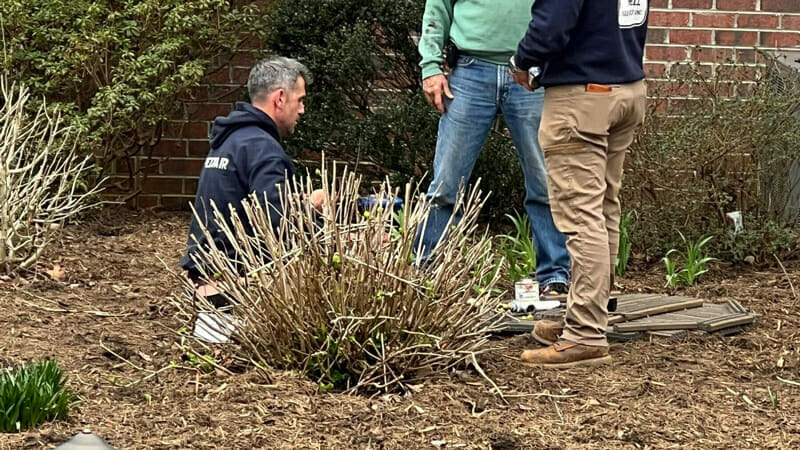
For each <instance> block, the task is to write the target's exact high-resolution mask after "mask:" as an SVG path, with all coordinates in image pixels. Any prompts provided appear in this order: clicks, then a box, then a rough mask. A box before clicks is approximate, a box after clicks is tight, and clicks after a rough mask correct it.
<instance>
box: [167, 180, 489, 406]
mask: <svg viewBox="0 0 800 450" xmlns="http://www.w3.org/2000/svg"><path fill="white" fill-rule="evenodd" d="M321 176H322V185H323V189H324V190H325V192H326V196H327V199H328V200H326V202H325V204H324V205H323V208H322V211H321V212H318V211H315V210H313V207H311V206H310V204H309V202H306V201H304V200H303V198H304V197H306V196H308V195H309V194H310V192H311V190H312V180H311V178H310V177H306V178H305V179H303V180H298V181H297V182H296V183H294V184H295V185H294V186H287V187H286V190H285V195H284V198H283V200H282V201H283V202H284V204H285V205H286V206H287V209H288V211H290V213H289V214H287V217H286V219H285V220H283V221H282V224H281V226H280V227H279V229H278V230H273V228H272V227H271V226H270V223H269V220H268V218H267V215H266V214H265V211H264V209H263V207H262V206H261V205H260V204H259V203H258V202H257V201H256V198H255V197H251V198H249V199H248V200H246V201H244V202H243V203H244V211H245V214H244V216H245V217H241V218H240V217H238V216H237V215H236V214H233V215H232V223H233V226H230V227H229V226H224V227H223V228H224V233H225V234H226V235H227V237H228V238H229V239H230V241H231V242H232V245H233V246H234V247H235V248H236V251H237V252H238V254H239V255H240V256H239V258H238V259H239V260H238V261H231V260H229V259H227V258H226V254H225V252H224V251H223V250H222V249H218V248H214V247H213V246H212V248H209V249H206V250H203V251H201V253H200V254H199V255H198V256H197V260H198V262H199V263H201V265H204V266H205V267H206V270H207V273H205V274H204V275H205V276H206V278H207V279H209V280H211V281H212V283H215V284H216V285H217V287H218V288H219V289H220V290H221V291H222V292H223V294H224V295H225V297H226V298H228V299H229V300H230V301H231V303H232V304H233V308H232V314H233V320H234V321H237V322H239V323H240V324H241V326H240V327H239V328H238V330H237V331H236V333H235V335H234V337H235V341H236V342H237V343H238V345H236V346H234V348H236V349H237V351H238V352H239V356H241V357H243V358H244V359H246V360H248V361H251V362H253V363H255V364H256V365H257V366H258V367H260V368H262V369H267V372H268V369H270V368H272V369H288V370H300V371H302V372H303V373H305V374H307V375H308V376H310V377H312V378H313V379H314V380H316V381H318V382H319V383H320V386H321V387H322V388H323V389H324V388H332V387H334V386H335V387H337V388H342V389H348V390H351V391H356V390H364V389H367V390H370V391H386V390H393V389H397V388H402V387H403V386H404V385H405V384H406V383H407V382H409V381H410V380H411V379H413V378H414V377H415V376H416V375H417V374H419V373H421V372H426V373H429V372H431V371H434V372H436V371H445V370H447V369H449V368H452V367H454V366H457V365H461V364H464V363H467V362H471V363H473V364H475V365H477V362H476V361H475V355H476V354H477V353H480V352H482V351H484V350H485V349H486V347H487V346H486V345H485V344H486V338H487V335H488V333H490V332H491V331H492V330H493V329H494V327H495V326H496V319H497V317H498V316H497V313H496V308H495V306H496V304H497V301H496V299H494V298H492V297H491V292H492V287H493V286H494V285H495V283H496V281H497V271H496V270H493V269H494V267H493V258H491V246H490V241H489V238H488V237H487V236H486V235H485V234H483V235H478V233H477V232H478V225H477V223H476V219H477V216H478V212H479V210H480V207H481V206H482V204H483V201H484V197H483V196H482V195H481V193H480V191H478V190H477V188H475V189H473V190H472V191H471V192H470V193H468V194H465V195H463V196H462V197H461V198H460V199H459V201H458V207H459V208H461V211H462V212H463V219H462V220H461V221H460V222H459V223H458V224H454V225H452V226H448V235H449V236H448V239H446V240H442V241H441V242H440V243H439V244H438V246H437V248H436V250H435V252H434V253H435V255H436V256H435V258H433V259H432V260H429V262H428V263H426V264H424V266H421V264H420V262H419V260H415V259H414V257H413V255H414V254H415V253H417V252H418V250H419V249H415V248H413V245H414V234H415V232H416V230H417V229H418V227H420V226H423V227H424V226H425V218H426V217H427V212H428V210H429V207H430V205H429V204H428V203H427V201H426V200H425V197H424V195H421V194H419V193H418V191H417V190H416V189H414V188H412V186H411V185H407V186H406V189H405V192H404V198H405V199H406V204H405V206H404V208H402V210H400V211H398V212H393V210H392V208H391V207H381V205H384V204H385V205H391V204H393V202H394V200H395V198H396V196H397V194H398V192H397V191H396V190H395V189H393V188H392V187H391V186H390V185H389V184H388V182H386V183H385V184H384V185H383V186H382V187H381V188H380V189H379V191H378V192H377V194H376V205H375V206H374V207H372V208H369V209H367V210H366V211H364V212H361V213H360V212H359V209H358V204H357V202H358V198H359V195H358V194H359V192H358V186H359V183H360V179H359V178H358V177H356V176H354V174H352V173H349V172H348V171H347V170H344V173H342V174H341V176H337V174H336V168H335V167H334V168H333V170H332V172H330V171H327V170H324V169H323V171H322V173H321ZM384 202H385V203H384ZM213 209H214V215H215V217H216V220H217V222H219V223H224V217H225V216H226V215H229V213H228V212H227V211H226V210H220V209H219V208H217V207H216V206H215V207H214V208H213ZM223 211H225V212H223ZM320 219H321V220H320ZM243 220H249V221H250V223H251V224H252V226H253V230H254V233H253V234H254V235H253V236H248V235H247V234H246V233H245V228H244V226H243V222H242V221H243ZM320 223H321V225H320ZM206 233H208V232H207V231H206ZM207 237H208V236H207ZM209 241H211V239H209ZM179 306H180V307H181V309H182V311H183V312H184V318H186V319H188V318H189V317H190V315H191V314H192V313H193V311H194V309H193V306H194V305H192V304H191V303H190V302H187V301H186V300H184V301H183V302H182V304H181V305H179ZM208 306H209V305H200V308H205V309H207V308H208ZM223 314H224V313H223Z"/></svg>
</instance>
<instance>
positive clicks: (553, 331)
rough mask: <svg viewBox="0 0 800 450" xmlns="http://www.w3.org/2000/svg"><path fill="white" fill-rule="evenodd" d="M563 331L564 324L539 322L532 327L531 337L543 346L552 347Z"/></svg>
mask: <svg viewBox="0 0 800 450" xmlns="http://www.w3.org/2000/svg"><path fill="white" fill-rule="evenodd" d="M563 331H564V322H555V321H552V320H539V321H537V322H536V324H535V325H534V326H533V331H531V336H533V338H534V339H536V340H537V341H539V342H541V343H542V344H544V345H553V343H554V342H555V341H557V340H558V338H559V337H560V336H561V333H562V332H563Z"/></svg>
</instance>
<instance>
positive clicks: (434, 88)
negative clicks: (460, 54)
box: [422, 74, 453, 113]
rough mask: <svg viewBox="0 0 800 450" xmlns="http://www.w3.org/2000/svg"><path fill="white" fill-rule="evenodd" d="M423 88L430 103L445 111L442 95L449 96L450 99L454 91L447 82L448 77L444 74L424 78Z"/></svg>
mask: <svg viewBox="0 0 800 450" xmlns="http://www.w3.org/2000/svg"><path fill="white" fill-rule="evenodd" d="M422 90H423V91H424V92H425V98H426V99H427V100H428V103H430V104H431V106H433V107H434V108H436V109H437V110H439V112H441V113H443V112H444V111H445V108H444V99H443V98H442V95H445V96H447V98H449V99H452V98H453V93H452V92H450V85H449V84H448V83H447V77H445V76H444V75H442V74H439V75H434V76H432V77H428V78H425V79H424V80H422Z"/></svg>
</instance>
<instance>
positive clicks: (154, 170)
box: [138, 157, 161, 175]
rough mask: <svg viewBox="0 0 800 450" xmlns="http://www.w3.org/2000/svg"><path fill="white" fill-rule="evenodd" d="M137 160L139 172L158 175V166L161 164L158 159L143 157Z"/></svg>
mask: <svg viewBox="0 0 800 450" xmlns="http://www.w3.org/2000/svg"><path fill="white" fill-rule="evenodd" d="M138 162H139V170H140V171H141V173H143V174H147V175H158V171H159V166H160V165H161V160H160V159H158V158H147V157H144V158H141V159H139V161H138Z"/></svg>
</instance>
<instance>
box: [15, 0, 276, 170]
mask: <svg viewBox="0 0 800 450" xmlns="http://www.w3.org/2000/svg"><path fill="white" fill-rule="evenodd" d="M235 4H236V3H235V2H233V3H232V2H228V1H224V0H180V1H179V0H123V1H110V0H100V1H95V0H24V1H22V0H4V1H3V2H0V5H1V6H0V21H1V24H2V27H3V31H4V35H5V43H6V49H7V51H6V52H5V53H4V55H3V58H2V59H0V65H1V66H2V67H3V68H5V69H6V70H8V71H9V73H11V75H12V77H13V78H15V79H16V80H17V81H21V82H24V83H25V84H26V85H27V86H29V88H30V89H31V93H32V98H34V99H40V98H42V96H43V97H45V98H46V99H47V102H48V105H49V106H50V107H58V108H59V109H60V110H61V111H62V112H63V113H64V114H65V118H66V119H67V120H68V123H69V125H71V126H72V127H73V128H75V129H77V130H79V131H82V134H81V135H82V136H83V140H82V141H81V142H80V148H81V150H82V151H83V152H85V153H87V154H88V153H94V154H95V155H97V156H98V157H99V158H100V160H101V163H102V164H100V166H101V167H103V168H104V169H106V170H108V169H109V168H110V167H111V166H112V165H113V164H114V162H115V161H117V160H118V159H122V160H123V161H121V163H120V164H119V167H120V168H122V167H128V168H130V169H129V170H130V171H131V172H132V173H131V175H132V176H133V175H136V173H134V169H133V168H134V166H133V165H132V164H127V161H125V159H127V158H130V157H132V156H134V155H137V154H142V153H144V154H148V152H150V151H151V150H152V148H153V147H154V146H155V145H156V144H157V143H158V140H159V139H160V137H161V132H162V128H163V126H164V124H165V121H166V119H167V118H169V117H170V116H171V115H172V114H174V113H175V112H177V111H178V110H179V107H180V103H179V102H178V99H179V98H181V97H185V96H188V94H189V93H190V92H191V88H192V87H194V86H196V85H198V84H199V82H200V81H201V79H202V78H203V75H204V74H205V73H206V72H208V71H209V70H211V69H213V68H214V67H216V66H217V65H218V64H220V63H221V62H224V61H223V59H222V58H221V56H224V55H230V54H231V53H232V52H233V51H235V50H236V49H237V48H238V47H239V46H240V45H241V44H242V39H243V36H244V33H247V34H249V35H251V36H253V37H254V38H255V39H256V40H263V39H265V36H264V33H265V30H267V29H268V27H267V26H266V25H265V23H266V17H265V14H264V13H263V12H261V11H259V9H258V8H257V7H255V6H254V5H251V4H246V5H244V6H233V5H235Z"/></svg>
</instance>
